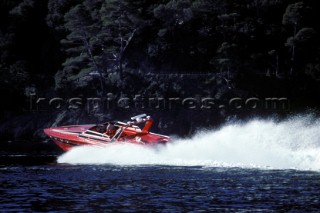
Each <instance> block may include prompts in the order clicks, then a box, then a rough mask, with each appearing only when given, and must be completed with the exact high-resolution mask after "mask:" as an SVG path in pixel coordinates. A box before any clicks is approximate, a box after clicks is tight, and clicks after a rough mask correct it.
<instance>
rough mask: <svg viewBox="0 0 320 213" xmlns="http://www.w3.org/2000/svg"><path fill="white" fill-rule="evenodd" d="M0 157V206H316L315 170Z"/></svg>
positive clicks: (318, 183)
mask: <svg viewBox="0 0 320 213" xmlns="http://www.w3.org/2000/svg"><path fill="white" fill-rule="evenodd" d="M0 159H1V163H0V172H1V173H0V174H1V176H0V180H1V185H0V194H1V199H0V211H1V212H10V211H12V212H48V211H52V212H107V211H115V210H116V211H121V212H136V211H139V212H190V211H191V212H200V211H215V212H247V211H254V212H257V211H258V212H259V211H260V212H273V211H275V212H278V211H290V212H295V211H296V212H306V211H308V212H316V211H320V173H319V172H311V171H310V172H309V171H297V170H258V169H243V168H207V167H177V166H161V165H153V166H150V165H149V166H114V165H66V164H58V163H56V156H52V155H45V156H30V155H2V156H1V158H0Z"/></svg>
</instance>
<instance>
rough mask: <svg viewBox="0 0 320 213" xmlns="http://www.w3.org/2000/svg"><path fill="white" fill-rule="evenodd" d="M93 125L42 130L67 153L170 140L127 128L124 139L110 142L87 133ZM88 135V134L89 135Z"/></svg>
mask: <svg viewBox="0 0 320 213" xmlns="http://www.w3.org/2000/svg"><path fill="white" fill-rule="evenodd" d="M94 126H95V125H78V126H62V127H53V128H47V129H44V132H45V134H47V135H48V136H49V137H50V138H51V139H52V140H53V141H54V142H55V144H56V145H57V146H59V147H60V148H61V149H62V150H63V151H65V152H67V151H69V150H71V149H72V148H74V147H77V146H105V145H107V144H111V143H113V144H119V143H132V144H140V145H156V144H165V143H167V142H169V141H170V138H169V137H168V136H165V135H160V134H155V133H151V132H144V131H141V130H139V129H136V128H131V127H128V128H126V129H125V130H124V131H123V135H125V136H124V137H120V138H118V139H117V140H115V141H112V140H111V138H110V137H108V136H107V135H103V134H101V133H98V132H93V131H88V130H89V129H90V128H92V127H94ZM89 133H90V134H89Z"/></svg>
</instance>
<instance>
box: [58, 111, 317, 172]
mask: <svg viewBox="0 0 320 213" xmlns="http://www.w3.org/2000/svg"><path fill="white" fill-rule="evenodd" d="M58 163H69V164H113V165H170V166H205V167H241V168H260V169H298V170H313V171H319V170H320V119H316V118H314V117H313V116H311V115H307V116H296V117H293V118H291V119H288V120H286V121H282V122H276V121H274V120H259V119H254V120H251V121H249V122H247V123H234V124H228V125H225V126H224V127H222V128H221V129H219V130H215V131H209V130H207V131H201V132H198V133H197V134H195V135H194V136H193V137H192V138H190V139H177V140H175V141H174V142H173V143H171V144H167V145H165V146H162V147H156V148H150V147H145V146H139V145H134V144H120V145H119V144H117V145H108V146H106V147H103V148H101V147H92V146H91V147H77V148H74V149H72V150H71V151H69V152H67V153H65V154H63V155H61V156H60V157H59V158H58Z"/></svg>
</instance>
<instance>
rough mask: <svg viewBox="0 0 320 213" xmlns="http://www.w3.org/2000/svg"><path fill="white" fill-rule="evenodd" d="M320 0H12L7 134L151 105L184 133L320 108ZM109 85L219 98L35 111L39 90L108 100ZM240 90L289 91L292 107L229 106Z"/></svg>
mask: <svg viewBox="0 0 320 213" xmlns="http://www.w3.org/2000/svg"><path fill="white" fill-rule="evenodd" d="M316 3H317V2H316V0H313V1H312V0H305V1H297V0H283V1H279V0H271V1H266V0H254V1H252V0H241V1H231V0H230V1H225V0H212V1H204V0H194V1H191V0H156V1H147V0H138V1H129V0H45V1H37V0H10V1H9V0H3V1H1V2H0V49H1V52H0V75H1V78H0V87H1V88H0V91H1V97H2V98H3V101H1V102H2V104H1V113H0V119H1V121H2V122H1V125H0V127H1V129H0V133H1V138H4V140H14V139H19V138H32V137H39V136H41V128H43V127H46V126H51V125H62V124H74V123H83V122H99V121H100V120H103V119H118V118H120V119H126V118H127V117H129V116H131V115H133V114H136V113H140V112H145V111H146V112H147V113H150V114H152V115H153V116H154V117H156V118H157V119H158V121H159V122H160V124H159V125H158V126H157V127H154V128H155V130H157V131H164V132H168V133H172V134H178V135H180V136H184V135H189V134H191V133H193V132H194V131H196V129H197V128H200V127H215V126H217V125H219V124H221V123H223V122H225V121H226V120H230V119H235V118H245V117H248V116H265V115H274V114H276V115H280V116H283V115H287V114H290V113H292V112H301V111H303V110H305V109H306V108H307V109H317V108H318V107H319V104H320V103H319V100H318V97H317V95H318V94H319V92H320V91H319V89H320V87H319V80H320V54H319V53H320V43H319V39H318V38H319V31H320V26H319V22H318V20H319V14H320V10H319V8H318V7H316V5H317V4H316ZM110 94H112V96H113V98H114V99H116V100H119V99H121V98H130V99H134V97H136V96H137V95H140V96H142V97H145V98H167V99H169V98H181V99H185V98H192V100H197V101H198V100H202V98H212V99H213V102H214V104H211V106H212V108H210V109H203V108H201V107H200V108H197V109H190V108H186V107H185V105H184V107H182V108H181V106H180V108H179V107H177V108H174V109H167V108H166V109H162V110H159V109H157V108H139V109H137V108H135V107H131V108H129V109H126V108H123V107H121V106H118V105H117V107H114V108H112V109H110V108H107V109H106V108H102V109H103V110H101V109H100V111H99V110H98V112H94V111H93V112H92V111H90V112H88V111H86V110H85V107H87V106H86V104H85V103H84V104H79V105H77V108H71V109H70V108H68V107H66V108H63V107H62V108H48V109H47V108H46V109H45V110H40V111H39V110H34V108H32V109H30V102H32V103H37V100H38V99H39V98H45V99H46V101H48V100H50V99H52V98H54V97H60V98H62V99H63V100H69V99H70V98H73V97H80V98H82V99H84V100H86V98H89V97H90V98H92V97H94V98H100V99H102V100H103V99H106V98H108V97H109V96H110ZM235 97H237V98H241V99H242V100H244V101H245V100H247V99H248V98H257V99H259V100H265V99H266V98H286V99H287V100H289V102H290V107H287V108H286V109H284V110H280V111H279V109H273V108H269V109H265V107H260V108H259V107H258V108H257V107H256V108H254V107H252V106H245V107H240V108H237V107H235V106H232V107H231V106H229V105H228V103H230V100H231V99H232V98H235ZM234 103H235V102H234ZM243 104H244V102H243ZM259 104H260V105H261V102H259ZM263 104H264V103H262V105H263ZM263 106H264V105H263ZM173 127H176V128H173ZM42 136H43V135H42ZM42 136H41V137H42Z"/></svg>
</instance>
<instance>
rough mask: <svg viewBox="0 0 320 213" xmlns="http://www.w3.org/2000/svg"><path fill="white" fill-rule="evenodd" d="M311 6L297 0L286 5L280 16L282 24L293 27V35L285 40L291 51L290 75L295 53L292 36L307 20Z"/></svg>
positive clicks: (292, 69) (292, 70)
mask: <svg viewBox="0 0 320 213" xmlns="http://www.w3.org/2000/svg"><path fill="white" fill-rule="evenodd" d="M310 10H311V8H310V7H308V6H307V5H306V4H305V3H304V2H297V3H294V4H290V5H288V7H287V8H286V11H285V13H284V15H283V18H282V24H283V25H285V26H290V27H292V28H293V36H291V37H289V38H288V39H287V42H286V44H285V45H286V46H288V47H289V48H290V52H291V68H290V75H292V74H293V73H294V64H295V55H296V53H295V52H296V42H294V40H295V39H294V38H295V36H296V34H297V31H298V28H300V27H302V26H303V25H304V23H305V22H306V21H307V20H308V14H309V13H310Z"/></svg>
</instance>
